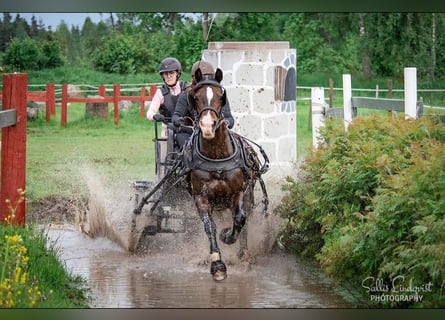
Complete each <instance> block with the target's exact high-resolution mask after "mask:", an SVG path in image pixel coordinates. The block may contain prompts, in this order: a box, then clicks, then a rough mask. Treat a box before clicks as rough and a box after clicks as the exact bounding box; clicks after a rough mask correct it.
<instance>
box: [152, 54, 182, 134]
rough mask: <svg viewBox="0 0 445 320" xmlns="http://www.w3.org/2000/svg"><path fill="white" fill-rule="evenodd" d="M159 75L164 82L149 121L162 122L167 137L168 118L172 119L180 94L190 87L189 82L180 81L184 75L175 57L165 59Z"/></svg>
mask: <svg viewBox="0 0 445 320" xmlns="http://www.w3.org/2000/svg"><path fill="white" fill-rule="evenodd" d="M159 74H160V75H161V77H162V80H163V81H164V84H163V85H162V87H160V88H158V89H157V90H156V92H155V94H154V96H153V99H152V101H151V103H150V107H149V109H148V110H147V119H148V120H153V121H162V122H164V124H163V125H162V136H163V137H167V126H166V125H165V123H166V122H167V120H169V119H166V118H171V116H172V114H173V112H174V110H175V105H176V101H177V100H178V97H179V94H180V93H181V92H182V91H184V90H185V88H187V87H188V86H189V83H188V82H185V81H182V80H180V78H181V74H182V67H181V63H180V62H179V61H178V59H176V58H173V57H168V58H165V59H163V60H162V61H161V63H160V65H159Z"/></svg>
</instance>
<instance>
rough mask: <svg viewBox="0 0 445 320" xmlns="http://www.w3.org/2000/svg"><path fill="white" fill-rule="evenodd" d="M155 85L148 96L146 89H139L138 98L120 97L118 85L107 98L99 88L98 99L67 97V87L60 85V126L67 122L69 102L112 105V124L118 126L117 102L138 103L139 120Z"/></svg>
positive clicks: (151, 97)
mask: <svg viewBox="0 0 445 320" xmlns="http://www.w3.org/2000/svg"><path fill="white" fill-rule="evenodd" d="M156 89H157V87H156V85H154V84H152V85H151V86H150V94H149V95H148V96H147V95H146V89H145V87H142V88H141V95H140V96H122V95H121V87H120V85H119V84H115V85H114V86H113V95H112V96H107V95H106V90H105V86H103V85H102V86H99V89H98V95H99V96H100V98H92V97H89V98H75V97H68V86H67V85H66V84H64V85H62V116H61V117H62V118H61V121H60V125H61V126H65V124H66V121H67V114H68V103H70V102H85V103H113V104H114V124H115V125H118V124H119V101H122V100H129V101H133V102H139V104H140V112H139V115H140V117H141V118H143V117H144V116H145V115H144V109H145V101H151V100H152V99H153V96H154V94H155V92H156Z"/></svg>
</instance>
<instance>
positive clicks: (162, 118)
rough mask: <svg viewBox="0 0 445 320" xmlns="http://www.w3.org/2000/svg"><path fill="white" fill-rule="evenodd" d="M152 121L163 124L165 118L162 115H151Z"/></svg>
mask: <svg viewBox="0 0 445 320" xmlns="http://www.w3.org/2000/svg"><path fill="white" fill-rule="evenodd" d="M153 120H154V121H162V122H165V117H164V116H163V115H162V114H159V113H156V114H154V115H153Z"/></svg>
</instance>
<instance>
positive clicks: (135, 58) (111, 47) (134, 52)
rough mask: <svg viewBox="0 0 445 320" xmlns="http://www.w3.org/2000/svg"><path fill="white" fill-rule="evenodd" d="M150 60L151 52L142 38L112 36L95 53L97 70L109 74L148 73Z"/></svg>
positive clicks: (94, 60) (120, 35) (94, 58)
mask: <svg viewBox="0 0 445 320" xmlns="http://www.w3.org/2000/svg"><path fill="white" fill-rule="evenodd" d="M150 60H152V59H151V55H150V51H149V50H147V47H146V44H145V41H144V39H143V37H141V36H124V35H122V34H112V35H111V36H109V37H107V38H106V39H104V43H103V46H102V47H100V48H97V49H96V50H95V51H94V52H93V63H94V66H95V68H96V69H98V70H100V71H104V72H109V73H121V74H131V73H137V72H140V73H143V72H147V66H146V62H147V61H150Z"/></svg>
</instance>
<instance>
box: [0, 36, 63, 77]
mask: <svg viewBox="0 0 445 320" xmlns="http://www.w3.org/2000/svg"><path fill="white" fill-rule="evenodd" d="M2 61H3V64H4V65H6V66H7V67H8V68H10V69H12V70H13V71H25V70H39V69H44V68H55V67H59V66H62V65H63V60H62V58H61V55H60V46H59V44H58V43H57V42H56V41H43V42H41V43H39V42H37V40H35V39H31V38H29V37H26V38H24V39H19V38H14V39H12V40H11V42H9V44H8V46H7V48H6V50H5V54H4V55H3V59H2Z"/></svg>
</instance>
